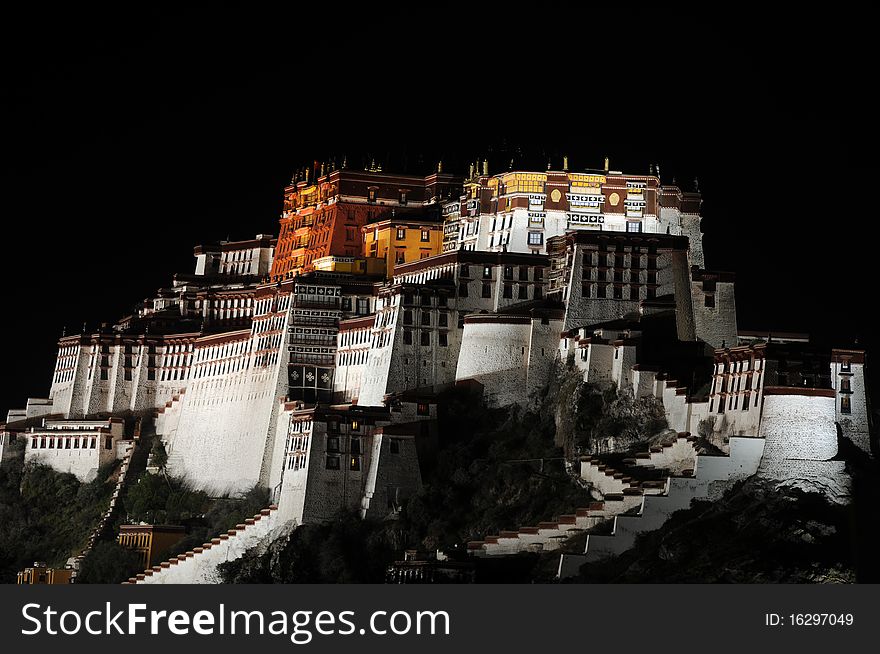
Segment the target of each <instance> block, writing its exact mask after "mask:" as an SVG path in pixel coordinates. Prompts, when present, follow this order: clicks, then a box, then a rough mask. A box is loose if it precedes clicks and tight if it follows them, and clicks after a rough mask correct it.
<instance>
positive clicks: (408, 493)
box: [361, 428, 422, 519]
mask: <svg viewBox="0 0 880 654" xmlns="http://www.w3.org/2000/svg"><path fill="white" fill-rule="evenodd" d="M392 441H394V443H393V446H392ZM392 447H393V450H392ZM369 460H370V465H369V470H368V471H367V477H366V479H365V480H364V488H363V496H362V498H361V516H362V517H364V518H372V519H381V518H384V517H385V516H386V515H388V513H389V512H391V511H397V510H399V509H400V508H401V507H402V506H404V505H405V504H406V501H407V500H408V499H409V498H411V497H412V496H413V495H415V494H416V493H418V492H419V491H420V490H421V488H422V476H421V473H420V472H419V457H418V454H417V453H416V441H415V436H411V435H404V434H397V433H390V434H385V433H383V430H382V429H381V428H379V429H377V430H376V432H375V433H374V434H373V438H372V445H371V452H370V457H369Z"/></svg>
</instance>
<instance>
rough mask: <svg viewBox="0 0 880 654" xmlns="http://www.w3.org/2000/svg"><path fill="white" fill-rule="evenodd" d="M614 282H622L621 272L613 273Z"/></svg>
mask: <svg viewBox="0 0 880 654" xmlns="http://www.w3.org/2000/svg"><path fill="white" fill-rule="evenodd" d="M614 281H615V282H618V283H620V282H622V281H623V271H622V270H615V271H614Z"/></svg>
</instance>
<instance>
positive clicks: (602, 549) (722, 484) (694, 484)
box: [557, 437, 764, 578]
mask: <svg viewBox="0 0 880 654" xmlns="http://www.w3.org/2000/svg"><path fill="white" fill-rule="evenodd" d="M763 451H764V441H763V439H759V438H748V437H732V438H731V439H730V456H711V455H705V454H698V455H696V458H695V468H694V470H693V471H691V470H687V469H685V470H682V471H681V473H680V474H678V475H676V476H671V477H670V478H669V482H668V486H667V489H666V491H665V492H664V493H662V494H659V495H647V496H644V497H643V501H642V504H641V507H640V508H639V510H638V512H636V513H633V514H631V515H629V514H628V515H616V516H614V518H613V524H612V528H611V533H610V534H608V535H604V534H588V535H587V540H586V543H585V545H584V552H583V554H569V553H564V554H562V555H561V556H560V560H559V568H558V572H557V575H558V576H559V578H565V577H570V576H573V575H576V574H577V573H578V571H579V570H580V566H581V565H583V564H584V563H589V562H593V561H598V560H601V559H604V558H607V557H610V556H617V555H618V554H621V553H623V552H625V551H626V550H628V549H630V548H631V547H633V545H634V544H635V541H636V537H637V536H638V535H639V534H641V533H645V532H648V531H653V530H655V529H659V528H660V527H661V526H663V523H665V522H666V520H668V519H669V517H670V516H671V515H672V514H673V513H674V512H675V511H678V510H681V509H687V508H689V507H690V505H691V502H692V501H693V500H695V499H697V500H699V499H703V500H714V499H717V498H718V497H720V495H721V494H722V493H723V492H724V490H725V489H726V488H727V486H728V485H729V484H730V483H731V482H733V481H736V480H737V479H742V478H745V477H748V476H751V475H753V474H755V472H757V469H758V465H759V464H760V461H761V455H762V454H763ZM652 454H661V453H659V452H652Z"/></svg>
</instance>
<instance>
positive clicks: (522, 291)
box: [518, 284, 529, 300]
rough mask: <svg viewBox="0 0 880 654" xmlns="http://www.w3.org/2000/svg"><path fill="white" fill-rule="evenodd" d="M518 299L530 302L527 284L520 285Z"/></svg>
mask: <svg viewBox="0 0 880 654" xmlns="http://www.w3.org/2000/svg"><path fill="white" fill-rule="evenodd" d="M518 298H519V299H520V300H528V299H529V287H528V286H526V285H525V284H520V285H519V295H518Z"/></svg>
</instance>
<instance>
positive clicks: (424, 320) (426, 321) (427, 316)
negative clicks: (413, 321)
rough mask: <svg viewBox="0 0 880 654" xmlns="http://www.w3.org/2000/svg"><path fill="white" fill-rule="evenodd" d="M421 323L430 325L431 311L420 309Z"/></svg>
mask: <svg viewBox="0 0 880 654" xmlns="http://www.w3.org/2000/svg"><path fill="white" fill-rule="evenodd" d="M422 324H423V325H427V326H429V327H430V325H431V312H430V311H422Z"/></svg>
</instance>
